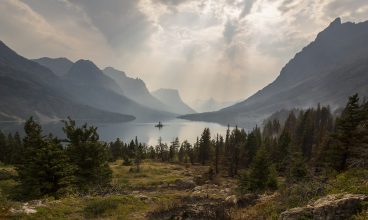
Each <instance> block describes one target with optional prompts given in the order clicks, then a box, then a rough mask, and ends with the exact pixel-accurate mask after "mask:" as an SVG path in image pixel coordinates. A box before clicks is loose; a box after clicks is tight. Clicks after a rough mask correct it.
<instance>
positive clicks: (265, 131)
mask: <svg viewBox="0 0 368 220" xmlns="http://www.w3.org/2000/svg"><path fill="white" fill-rule="evenodd" d="M63 131H64V133H65V134H66V137H67V139H66V140H65V141H64V142H61V140H59V139H57V138H56V137H54V136H52V135H48V136H42V129H41V126H40V125H38V124H37V123H36V122H34V120H33V119H32V118H31V119H30V120H28V121H27V122H26V124H25V132H26V136H25V137H24V138H23V140H21V138H20V137H19V134H15V135H14V136H12V135H8V136H5V135H4V134H2V133H0V151H1V153H2V154H1V155H2V156H1V158H0V161H2V162H3V163H9V164H14V165H15V166H16V168H17V170H18V173H19V179H20V182H21V186H22V187H21V188H22V189H23V190H25V192H27V193H28V194H30V196H31V197H32V196H33V197H37V196H39V195H45V194H48V195H59V194H63V193H65V192H68V191H71V190H76V189H77V190H88V189H90V188H92V187H94V186H102V185H106V184H108V183H109V182H110V180H111V170H110V168H109V166H108V161H115V160H118V159H121V160H123V165H128V166H132V167H134V171H136V172H139V171H140V164H141V161H142V160H144V159H151V160H157V161H161V162H171V163H185V164H193V165H196V164H198V165H206V166H209V167H210V169H209V173H210V174H211V175H222V176H227V177H229V178H238V179H239V188H240V190H241V191H242V192H248V191H252V192H254V191H264V190H273V189H276V188H277V177H278V176H279V177H284V178H285V179H286V181H287V182H289V183H293V182H298V181H302V180H304V179H305V178H308V177H309V176H311V175H323V173H326V172H330V171H336V172H343V171H345V170H347V169H349V168H351V167H360V168H367V166H368V103H367V101H365V100H363V101H360V100H359V96H358V94H355V95H353V96H351V97H350V98H349V100H348V102H347V104H346V106H345V108H344V109H343V110H342V111H341V114H340V115H339V116H337V117H336V116H334V115H333V114H332V112H331V109H330V108H329V107H324V106H320V105H318V106H317V107H316V108H309V109H306V110H299V111H298V112H295V111H290V113H289V115H288V117H287V119H286V120H285V122H282V123H281V122H280V121H279V120H278V119H276V118H272V119H270V120H268V121H266V123H265V124H264V126H263V128H260V127H258V126H256V127H255V128H254V129H252V130H251V131H249V132H246V131H245V130H244V129H240V128H238V127H235V128H232V129H230V127H229V126H228V128H227V130H226V134H225V135H224V136H222V135H219V134H216V135H212V134H211V131H210V129H209V128H205V129H204V130H203V132H202V134H201V135H200V136H199V137H198V138H197V141H196V142H195V143H193V144H191V143H189V142H188V141H186V140H184V141H183V142H181V143H180V141H179V139H178V138H175V139H174V140H173V141H172V142H171V143H169V144H167V143H163V142H162V140H161V138H160V139H159V140H158V144H157V145H156V146H147V145H146V144H144V143H140V142H139V141H138V139H137V137H136V138H135V139H134V140H131V141H130V142H126V143H125V142H123V141H122V140H121V139H119V138H118V139H116V140H115V141H113V142H111V143H104V142H102V141H99V137H98V134H97V128H96V127H89V126H87V125H86V124H85V125H83V126H81V127H77V126H76V124H75V122H74V121H72V120H71V119H69V120H67V121H65V122H64V128H63ZM3 152H5V153H3ZM4 155H6V156H4Z"/></svg>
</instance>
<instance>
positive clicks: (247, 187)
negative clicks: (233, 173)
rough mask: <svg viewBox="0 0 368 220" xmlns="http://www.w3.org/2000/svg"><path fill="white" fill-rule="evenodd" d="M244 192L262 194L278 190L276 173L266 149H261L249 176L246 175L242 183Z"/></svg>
mask: <svg viewBox="0 0 368 220" xmlns="http://www.w3.org/2000/svg"><path fill="white" fill-rule="evenodd" d="M240 185H241V187H242V191H251V192H262V191H264V190H267V189H272V190H273V189H276V188H277V179H276V171H275V168H274V166H272V164H271V163H270V159H269V156H268V154H267V151H266V149H265V147H261V148H260V149H259V150H258V151H257V154H256V156H255V158H254V160H253V162H252V164H251V166H250V171H249V174H245V175H244V176H243V177H242V179H241V183H240Z"/></svg>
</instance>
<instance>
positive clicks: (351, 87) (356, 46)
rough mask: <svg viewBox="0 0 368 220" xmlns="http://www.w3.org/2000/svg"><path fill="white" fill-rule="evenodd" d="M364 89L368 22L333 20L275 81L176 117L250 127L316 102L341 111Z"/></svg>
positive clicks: (367, 80)
mask: <svg viewBox="0 0 368 220" xmlns="http://www.w3.org/2000/svg"><path fill="white" fill-rule="evenodd" d="M367 85H368V21H366V22H361V23H351V22H347V23H341V19H340V18H337V19H335V20H334V21H333V22H332V23H331V24H330V25H329V26H328V27H327V28H326V29H325V30H323V31H322V32H320V33H319V34H318V35H317V37H316V39H315V40H314V41H313V42H312V43H310V44H309V45H308V46H306V47H305V48H303V49H302V51H300V52H299V53H297V54H296V55H295V57H294V58H293V59H291V60H290V61H289V62H288V63H287V64H286V65H285V66H284V67H283V68H282V70H281V72H280V75H279V76H278V77H277V79H276V80H275V81H273V82H272V83H271V84H269V85H267V86H266V87H265V88H263V89H262V90H260V91H258V92H257V93H255V94H254V95H252V96H251V97H249V98H248V99H246V100H244V101H243V102H240V103H238V104H235V105H232V106H230V107H227V108H224V109H221V110H219V111H216V112H208V113H202V114H191V115H185V116H181V118H184V119H188V120H199V121H210V122H218V123H221V124H228V123H230V124H234V125H235V124H237V125H240V126H243V127H247V128H251V127H253V126H254V125H255V124H257V123H258V124H260V123H261V122H262V120H263V119H264V118H265V117H267V116H269V115H271V114H272V113H273V112H275V111H278V110H281V109H292V108H306V107H311V106H316V105H317V104H318V103H321V104H323V105H330V106H331V107H332V108H337V107H341V106H342V105H344V104H345V101H346V99H347V97H348V96H350V95H352V94H354V93H360V95H361V96H367V95H368V86H367Z"/></svg>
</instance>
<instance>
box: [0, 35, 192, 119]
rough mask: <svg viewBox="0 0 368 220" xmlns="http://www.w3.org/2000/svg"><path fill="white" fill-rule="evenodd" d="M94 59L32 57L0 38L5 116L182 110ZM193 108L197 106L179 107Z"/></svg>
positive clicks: (1, 115) (124, 115)
mask: <svg viewBox="0 0 368 220" xmlns="http://www.w3.org/2000/svg"><path fill="white" fill-rule="evenodd" d="M112 71H115V72H119V73H122V72H121V71H118V70H115V69H113V68H111V67H110V68H106V69H104V71H102V70H101V69H99V68H98V67H97V66H96V65H95V64H94V63H93V62H92V61H89V60H78V61H76V62H72V61H70V60H68V59H67V58H48V57H43V58H39V59H34V60H30V59H27V58H25V57H23V56H21V55H19V54H17V53H16V52H15V51H13V50H12V49H10V48H9V47H8V46H7V45H5V43H4V42H1V41H0V78H1V81H0V92H1V94H0V98H1V99H0V104H1V105H0V120H1V121H23V120H25V119H27V118H28V117H30V116H34V117H36V118H38V119H40V120H42V121H54V120H55V121H57V120H60V119H64V118H66V117H68V116H71V117H72V118H74V119H77V120H89V121H90V120H95V121H101V122H126V121H131V120H134V119H135V120H138V121H157V120H164V119H169V118H175V117H176V116H177V115H178V114H179V113H178V112H174V111H171V110H172V109H173V108H171V107H169V106H167V105H165V104H163V103H162V102H161V101H159V100H158V99H157V98H155V97H154V96H153V95H152V94H151V93H149V91H148V90H147V88H146V86H145V83H144V82H143V81H142V80H139V79H132V78H129V77H127V76H126V75H125V74H120V75H121V76H119V77H120V78H119V77H117V76H113V75H112V74H111V72H112ZM180 113H192V111H186V112H180Z"/></svg>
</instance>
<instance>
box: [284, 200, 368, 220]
mask: <svg viewBox="0 0 368 220" xmlns="http://www.w3.org/2000/svg"><path fill="white" fill-rule="evenodd" d="M364 201H368V196H367V195H363V194H333V195H328V196H326V197H323V198H321V199H318V200H317V201H315V202H313V203H311V204H309V205H307V206H305V207H298V208H293V209H290V210H287V211H285V212H283V213H281V215H280V217H279V219H280V220H297V219H315V220H343V219H349V218H350V217H351V216H353V215H355V214H357V213H358V212H359V211H361V209H362V208H363V202H364Z"/></svg>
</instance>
